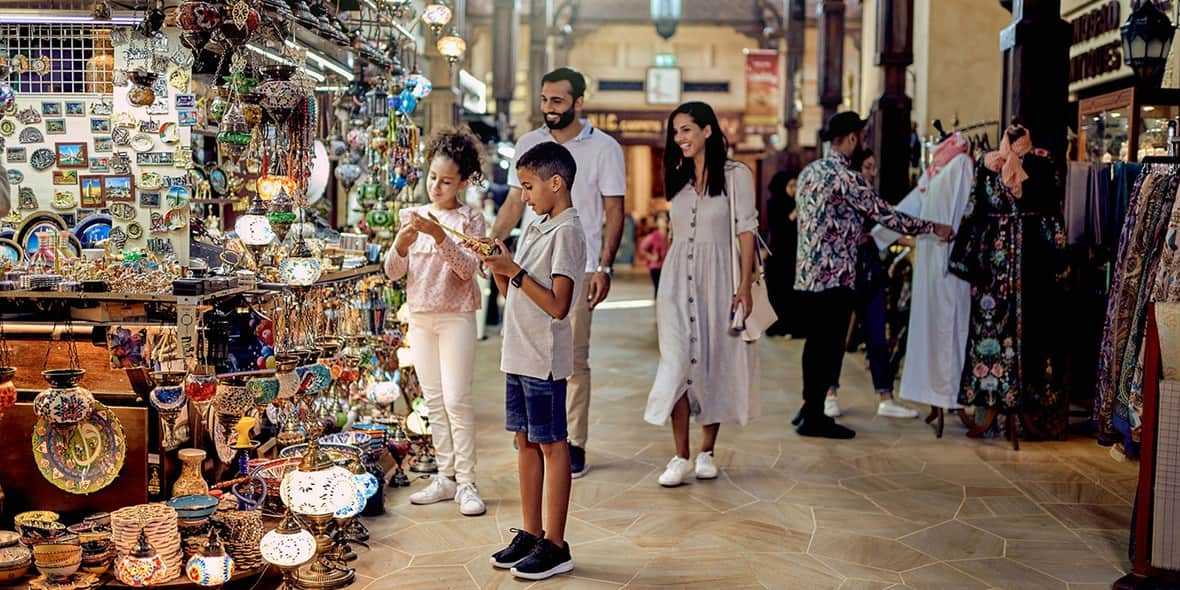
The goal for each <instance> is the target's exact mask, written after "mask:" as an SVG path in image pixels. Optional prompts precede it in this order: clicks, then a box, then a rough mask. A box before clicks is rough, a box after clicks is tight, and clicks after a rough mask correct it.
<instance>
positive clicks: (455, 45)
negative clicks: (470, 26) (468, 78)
mask: <svg viewBox="0 0 1180 590" xmlns="http://www.w3.org/2000/svg"><path fill="white" fill-rule="evenodd" d="M436 45H437V46H438V52H439V53H441V54H442V56H443V57H445V58H447V63H449V64H451V65H452V66H453V65H455V63H456V62H458V61H459V60H460V59H462V57H463V54H464V53H467V42H466V41H464V40H463V38H462V37H460V36H459V31H458V30H456V29H451V34H450V35H447V36H445V37H441V38H440V39H439V40H438V43H437V44H436Z"/></svg>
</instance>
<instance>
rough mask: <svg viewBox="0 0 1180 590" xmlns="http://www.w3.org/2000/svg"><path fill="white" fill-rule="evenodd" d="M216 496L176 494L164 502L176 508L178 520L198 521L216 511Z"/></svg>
mask: <svg viewBox="0 0 1180 590" xmlns="http://www.w3.org/2000/svg"><path fill="white" fill-rule="evenodd" d="M218 502H220V500H218V499H217V498H214V497H213V496H208V495H192V496H177V497H175V498H172V499H171V500H168V501H167V502H166V504H168V506H171V507H172V508H173V509H174V510H176V516H177V517H178V518H179V519H180V520H187V521H199V520H204V519H206V518H209V516H211V515H212V514H213V513H214V512H216V511H217V504H218Z"/></svg>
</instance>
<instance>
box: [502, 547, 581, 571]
mask: <svg viewBox="0 0 1180 590" xmlns="http://www.w3.org/2000/svg"><path fill="white" fill-rule="evenodd" d="M573 570H574V559H573V558H572V557H570V544H569V543H566V544H565V546H564V547H558V546H557V545H554V544H553V542H552V541H550V540H549V539H541V540H540V541H538V542H537V544H536V546H534V547H533V552H532V553H531V554H530V555H529V556H528V557H527V558H525V559H524V560H523V561H521V562H520V563H518V564H516V567H514V568H512V575H514V576H516V577H518V578H524V579H526V580H544V579H547V578H552V577H553V576H556V575H559V574H565V573H569V572H571V571H573Z"/></svg>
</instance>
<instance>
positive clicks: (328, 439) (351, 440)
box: [320, 430, 373, 449]
mask: <svg viewBox="0 0 1180 590" xmlns="http://www.w3.org/2000/svg"><path fill="white" fill-rule="evenodd" d="M320 442H321V443H326V444H341V445H352V446H354V447H357V448H360V449H367V448H369V447H371V446H373V437H371V436H369V435H368V434H366V433H364V432H358V431H356V430H348V431H345V432H337V433H335V434H328V435H324V436H321V437H320Z"/></svg>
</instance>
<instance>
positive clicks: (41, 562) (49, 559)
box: [33, 543, 82, 578]
mask: <svg viewBox="0 0 1180 590" xmlns="http://www.w3.org/2000/svg"><path fill="white" fill-rule="evenodd" d="M33 563H35V564H36V565H37V571H39V572H41V573H42V574H45V575H46V576H47V577H49V578H68V577H70V576H72V575H74V572H76V571H78V568H79V567H81V566H82V546H81V545H79V544H77V543H40V544H38V545H35V546H34V547H33Z"/></svg>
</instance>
